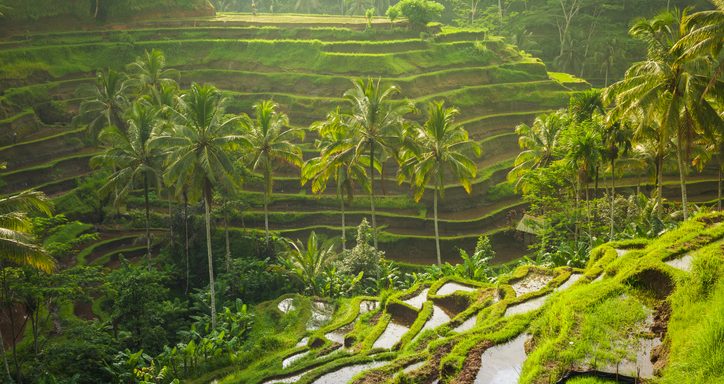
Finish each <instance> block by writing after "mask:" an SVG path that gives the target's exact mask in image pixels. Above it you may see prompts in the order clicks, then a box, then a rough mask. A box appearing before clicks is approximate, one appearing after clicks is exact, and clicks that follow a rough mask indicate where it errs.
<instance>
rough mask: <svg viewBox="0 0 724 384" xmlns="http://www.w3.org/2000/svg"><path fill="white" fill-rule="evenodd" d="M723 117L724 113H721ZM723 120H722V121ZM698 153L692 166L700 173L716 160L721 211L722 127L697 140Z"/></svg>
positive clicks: (720, 207)
mask: <svg viewBox="0 0 724 384" xmlns="http://www.w3.org/2000/svg"><path fill="white" fill-rule="evenodd" d="M721 115H722V117H724V111H722V112H721ZM723 120H724V119H723ZM698 144H699V151H698V152H699V153H698V155H697V156H696V157H694V159H693V160H692V164H693V165H694V166H695V167H696V168H697V169H699V170H700V171H701V170H702V169H703V168H704V166H705V165H706V164H707V163H709V162H710V161H712V160H714V158H716V160H717V176H718V178H717V179H718V180H717V205H716V207H717V210H719V211H721V209H722V172H724V125H722V126H720V127H718V129H712V130H709V131H707V132H706V133H705V134H704V135H702V137H701V138H700V140H699V143H698Z"/></svg>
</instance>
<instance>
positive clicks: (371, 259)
mask: <svg viewBox="0 0 724 384" xmlns="http://www.w3.org/2000/svg"><path fill="white" fill-rule="evenodd" d="M372 231H373V229H372V228H370V226H369V224H368V223H367V219H362V222H361V223H360V225H359V227H357V244H356V245H355V246H354V248H352V249H350V250H348V251H346V252H343V253H342V256H341V257H340V260H339V262H338V266H337V271H339V272H340V273H342V274H350V275H358V274H359V273H363V274H364V276H365V277H376V276H377V275H379V273H380V262H381V261H382V260H383V259H384V257H385V253H384V252H381V251H378V250H377V248H375V247H374V246H372V245H371V243H372V242H373V232H372Z"/></svg>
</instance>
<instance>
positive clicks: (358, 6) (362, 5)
mask: <svg viewBox="0 0 724 384" xmlns="http://www.w3.org/2000/svg"><path fill="white" fill-rule="evenodd" d="M345 2H346V3H347V14H348V15H364V13H365V11H366V10H367V9H368V8H370V7H371V6H373V5H374V2H373V1H371V0H345Z"/></svg>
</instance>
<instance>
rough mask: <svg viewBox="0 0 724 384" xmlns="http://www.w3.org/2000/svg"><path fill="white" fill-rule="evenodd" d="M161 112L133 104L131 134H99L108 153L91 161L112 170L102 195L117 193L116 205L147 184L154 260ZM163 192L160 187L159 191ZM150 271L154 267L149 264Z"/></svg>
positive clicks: (148, 251)
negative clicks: (153, 201) (152, 201)
mask: <svg viewBox="0 0 724 384" xmlns="http://www.w3.org/2000/svg"><path fill="white" fill-rule="evenodd" d="M157 116H158V111H157V110H156V109H155V108H153V107H152V106H150V105H148V104H147V103H145V102H142V101H138V102H135V103H133V106H132V107H131V111H130V116H129V119H128V122H127V126H128V131H126V132H124V131H122V130H120V129H119V128H117V127H115V126H109V127H107V128H105V129H104V130H103V131H102V132H101V134H100V135H99V137H98V138H99V140H100V142H101V143H102V144H103V145H104V146H105V147H106V149H105V151H104V152H103V153H102V154H100V155H98V156H95V157H93V158H92V159H91V165H92V166H93V167H100V166H102V167H107V168H109V169H111V170H112V173H111V175H110V177H109V179H108V182H107V183H106V184H105V185H104V186H103V187H102V188H101V192H102V193H108V192H110V191H115V201H114V204H116V205H117V204H118V203H119V202H120V201H121V200H122V199H123V198H125V197H126V196H128V194H129V193H130V192H132V191H133V188H134V186H135V185H136V183H137V182H138V181H139V180H140V182H141V184H142V185H143V198H144V210H145V218H146V257H147V258H148V261H149V262H150V261H151V229H150V205H149V200H148V194H149V189H150V187H151V183H152V182H154V183H155V184H156V185H157V186H158V184H159V179H160V173H159V169H160V162H161V160H162V154H161V151H160V150H159V149H158V148H154V147H153V146H152V145H151V143H152V140H153V138H154V137H155V136H157V135H158V134H159V132H158V125H157V124H156V123H157ZM156 189H157V190H160V188H158V187H157V188H156ZM149 268H150V264H149Z"/></svg>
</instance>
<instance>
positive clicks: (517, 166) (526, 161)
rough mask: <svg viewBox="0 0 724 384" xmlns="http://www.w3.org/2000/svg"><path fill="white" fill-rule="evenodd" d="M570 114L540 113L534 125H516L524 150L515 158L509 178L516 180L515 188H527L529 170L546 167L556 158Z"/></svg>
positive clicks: (519, 144) (562, 112)
mask: <svg viewBox="0 0 724 384" xmlns="http://www.w3.org/2000/svg"><path fill="white" fill-rule="evenodd" d="M568 119H569V117H568V115H567V114H566V113H565V112H564V111H558V112H553V113H548V114H543V115H539V116H537V117H536V118H535V120H534V121H533V125H531V126H528V125H527V124H520V125H518V126H517V127H515V132H516V133H517V134H518V136H519V138H518V146H520V149H522V151H521V152H520V154H518V157H516V158H515V162H514V163H513V169H511V170H510V172H508V180H509V181H511V182H513V181H514V182H515V188H516V189H519V188H522V189H523V190H525V188H526V186H525V184H526V179H527V176H526V175H527V174H528V171H530V170H533V169H537V168H544V167H546V166H548V165H549V164H550V163H551V162H552V161H553V160H555V158H556V154H557V152H558V150H559V148H560V144H561V143H560V141H561V132H563V129H564V128H565V127H566V126H567V125H568Z"/></svg>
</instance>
